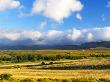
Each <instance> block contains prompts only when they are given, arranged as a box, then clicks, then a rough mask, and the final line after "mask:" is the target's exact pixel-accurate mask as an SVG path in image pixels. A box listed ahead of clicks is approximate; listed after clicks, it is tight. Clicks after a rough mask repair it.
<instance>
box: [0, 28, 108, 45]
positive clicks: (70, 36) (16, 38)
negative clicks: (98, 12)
mask: <svg viewBox="0 0 110 82" xmlns="http://www.w3.org/2000/svg"><path fill="white" fill-rule="evenodd" d="M5 40H6V41H8V42H11V43H12V44H15V43H17V44H27V43H29V44H50V45H54V44H57V45H60V44H63V45H66V44H81V43H84V42H91V41H110V27H104V28H91V29H75V28H74V29H69V30H67V31H58V30H49V31H47V32H39V31H14V30H0V42H1V41H3V43H5Z"/></svg>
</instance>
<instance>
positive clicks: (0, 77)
mask: <svg viewBox="0 0 110 82" xmlns="http://www.w3.org/2000/svg"><path fill="white" fill-rule="evenodd" d="M11 76H12V75H11V74H1V75H0V79H1V80H9V79H10V78H11Z"/></svg>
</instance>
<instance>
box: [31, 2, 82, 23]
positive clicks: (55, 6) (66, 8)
mask: <svg viewBox="0 0 110 82" xmlns="http://www.w3.org/2000/svg"><path fill="white" fill-rule="evenodd" d="M82 9H83V4H82V3H81V2H80V1H79V0H36V1H35V2H34V4H33V8H32V14H42V15H44V16H46V17H48V18H51V19H53V20H55V21H62V20H63V19H64V18H68V17H69V16H70V15H71V14H72V13H76V12H80V11H81V10H82Z"/></svg>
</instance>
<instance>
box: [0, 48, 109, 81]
mask: <svg viewBox="0 0 110 82" xmlns="http://www.w3.org/2000/svg"><path fill="white" fill-rule="evenodd" d="M0 82H110V50H109V49H103V50H102V49H101V50H98V49H95V50H94V49H91V50H17V51H16V50H1V51H0Z"/></svg>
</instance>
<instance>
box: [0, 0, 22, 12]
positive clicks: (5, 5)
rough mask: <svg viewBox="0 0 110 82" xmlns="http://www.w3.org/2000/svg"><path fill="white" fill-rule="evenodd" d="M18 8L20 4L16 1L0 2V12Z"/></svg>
mask: <svg viewBox="0 0 110 82" xmlns="http://www.w3.org/2000/svg"><path fill="white" fill-rule="evenodd" d="M20 6H21V5H20V2H19V1H17V0H0V11H4V10H7V9H15V8H19V7H20Z"/></svg>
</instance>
